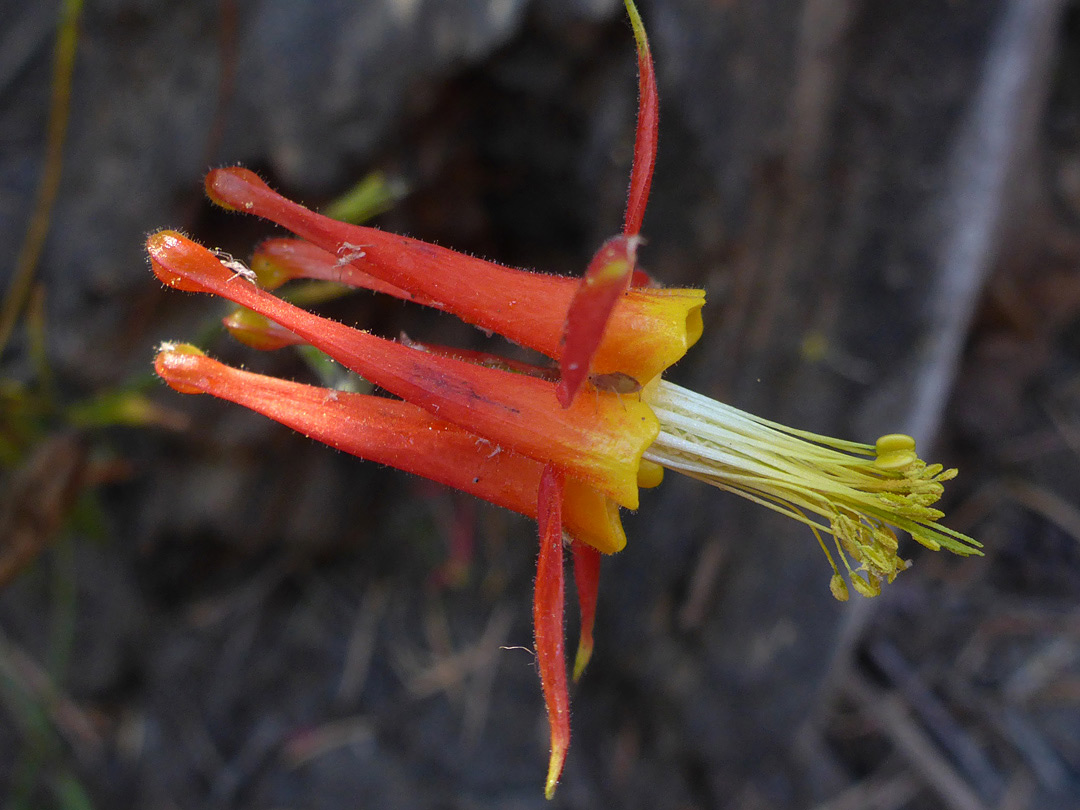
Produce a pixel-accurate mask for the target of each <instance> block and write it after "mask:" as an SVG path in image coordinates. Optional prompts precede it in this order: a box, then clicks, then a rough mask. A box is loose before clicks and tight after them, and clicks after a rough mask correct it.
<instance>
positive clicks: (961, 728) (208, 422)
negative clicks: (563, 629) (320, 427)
mask: <svg viewBox="0 0 1080 810" xmlns="http://www.w3.org/2000/svg"><path fill="white" fill-rule="evenodd" d="M78 5H79V4H78V3H75V2H73V1H72V0H67V2H66V4H57V3H54V2H47V3H46V2H42V3H22V2H16V1H15V0H2V1H0V244H2V245H4V246H5V248H4V250H3V256H2V258H0V295H3V296H4V299H3V310H2V312H3V313H4V315H3V316H4V317H5V318H8V315H10V316H11V318H10V319H9V321H8V324H7V325H8V326H10V338H9V337H8V336H7V335H4V343H5V344H6V345H5V346H4V348H3V353H2V355H0V397H2V399H0V409H2V410H0V465H2V468H0V577H2V588H0V801H2V805H3V807H4V808H12V810H15V809H16V808H53V807H55V808H72V809H74V808H79V809H80V810H81V808H87V807H94V808H153V809H154V810H157V809H159V808H160V810H171V808H319V809H322V808H325V809H326V810H334V809H336V808H346V807H348V808H355V807H378V808H533V807H535V808H540V807H566V808H593V807H615V806H617V807H624V808H679V809H680V810H682V809H686V810H689V809H690V808H733V809H734V808H738V809H739V810H757V808H816V809H817V810H864V809H865V810H870V809H873V810H886V808H888V809H890V810H899V809H900V808H911V809H912V810H915V809H918V808H950V809H956V810H976V809H977V808H987V809H988V810H989V809H990V808H1008V809H1009V810H1012V809H1013V808H1016V809H1017V810H1021V809H1022V808H1040V809H1041V808H1072V807H1076V806H1078V805H1080V607H1078V598H1080V545H1078V543H1080V506H1078V503H1077V497H1076V493H1077V492H1078V491H1080V490H1078V483H1080V459H1078V453H1080V275H1078V274H1077V261H1078V259H1080V6H1077V4H1075V3H1072V2H1068V0H909V1H908V2H903V3H879V2H869V1H868V0H770V2H751V0H641V6H640V8H641V13H642V16H643V17H644V20H645V23H646V27H647V29H648V31H649V33H650V36H651V41H652V45H653V52H654V56H655V58H656V62H657V69H658V78H659V88H660V100H661V126H660V154H659V161H658V165H657V170H656V177H655V182H654V186H653V194H652V200H651V204H650V208H649V213H648V215H647V217H646V220H645V226H644V234H645V236H646V237H647V238H648V243H647V245H646V246H645V247H644V248H643V249H642V252H641V260H642V263H643V264H644V266H645V267H646V268H647V269H648V270H649V271H650V272H651V273H652V274H653V275H654V276H655V277H656V278H657V279H660V280H662V281H663V282H664V283H665V284H667V285H671V286H676V285H682V286H701V287H704V288H705V289H706V290H707V292H708V305H707V306H706V310H705V321H706V332H705V336H704V338H703V339H702V340H701V342H700V343H699V344H698V345H697V346H696V347H695V348H694V349H693V350H692V351H691V352H690V354H689V355H688V356H687V357H686V359H685V360H684V361H682V362H681V363H680V364H679V365H678V366H677V367H676V368H675V369H673V371H672V372H671V374H670V375H669V376H670V377H671V378H672V379H674V380H675V381H676V382H679V383H681V384H684V385H688V386H691V387H693V388H696V389H698V390H700V391H702V392H704V393H707V394H709V395H711V396H714V397H717V398H720V399H723V400H725V401H727V402H729V403H731V404H733V405H736V406H738V407H741V408H743V409H746V410H751V411H753V412H755V413H758V414H759V415H761V416H764V417H767V418H770V419H774V420H778V421H782V422H785V423H787V424H791V425H793V426H796V427H800V428H804V429H808V430H812V431H815V432H818V433H826V434H831V435H836V436H840V437H844V438H850V439H856V440H860V441H869V442H873V440H874V439H875V438H876V437H877V436H878V435H880V434H883V433H888V432H893V431H906V432H910V433H912V434H913V435H915V436H916V437H917V438H918V440H919V442H920V446H921V450H922V456H923V457H924V458H927V459H928V460H931V461H941V462H943V463H944V464H945V465H946V466H957V467H959V468H960V471H961V474H960V477H959V479H958V480H957V481H955V482H954V483H953V485H952V486H951V487H950V489H949V491H948V493H947V497H948V503H947V504H946V508H947V510H948V513H949V517H948V519H947V521H946V522H947V523H948V524H949V525H950V526H952V527H953V528H956V529H958V530H960V531H964V532H967V533H969V534H971V535H973V536H974V537H976V538H978V539H979V540H981V541H982V542H983V543H984V544H985V546H986V556H985V557H982V558H968V559H963V560H961V559H956V558H950V557H946V556H944V555H933V554H930V553H924V552H923V551H922V550H921V549H919V548H916V547H913V546H914V544H913V543H910V541H909V545H908V547H907V548H903V547H902V552H904V553H906V554H907V555H910V556H912V557H913V558H914V561H915V564H914V567H913V569H912V570H910V571H908V572H906V573H904V574H902V575H901V576H900V578H899V579H898V581H897V582H896V583H894V584H893V585H892V586H890V587H887V588H886V590H885V593H884V594H883V595H882V596H881V597H879V598H877V599H875V600H871V601H867V600H863V599H861V598H859V597H853V599H852V601H851V602H849V603H847V604H839V603H837V602H835V601H834V600H833V599H832V598H831V596H830V595H829V590H828V580H829V573H830V571H829V568H828V566H827V563H826V561H825V560H824V559H823V558H822V555H821V553H820V550H819V549H818V548H817V545H816V542H815V540H814V538H813V536H812V535H811V534H810V533H808V532H807V531H806V530H804V529H803V528H800V527H799V526H798V525H795V524H793V523H791V522H786V521H785V520H784V519H782V518H780V517H777V516H775V515H773V514H772V513H769V512H767V511H766V510H763V509H760V508H757V507H754V506H753V505H752V504H746V503H742V502H739V501H738V499H736V498H734V497H733V496H728V495H725V494H723V493H719V492H716V491H714V490H711V489H709V488H707V487H705V486H703V485H699V484H697V483H695V482H692V481H689V480H676V478H677V476H675V475H669V476H668V480H667V481H666V482H665V483H664V485H663V486H662V487H661V488H659V489H658V490H654V491H650V492H646V493H643V498H642V507H641V509H640V511H639V512H638V513H637V514H633V515H630V514H628V515H626V516H625V523H626V526H627V531H628V534H629V536H630V543H629V545H628V547H627V549H626V550H625V551H624V552H622V553H620V554H619V555H616V556H615V557H612V558H609V559H606V560H605V564H604V568H603V573H602V579H601V598H600V606H599V612H598V618H597V648H596V653H595V655H594V658H593V662H592V664H591V665H590V669H589V671H588V672H587V673H586V675H585V677H584V679H583V681H582V682H581V683H580V684H579V685H578V686H577V687H576V688H575V689H574V693H573V716H572V724H573V738H572V740H573V741H572V745H571V749H570V755H569V759H568V761H567V766H566V771H565V775H564V777H563V780H562V784H561V786H560V788H559V791H558V793H557V795H556V797H555V799H554V801H553V802H552V803H550V804H549V803H547V802H545V800H544V799H543V795H542V780H543V776H544V769H545V767H546V762H547V746H548V740H547V727H546V723H545V720H544V710H543V703H542V700H541V695H540V689H539V683H538V679H537V676H536V670H535V666H534V662H533V658H532V654H531V652H530V648H531V644H532V629H531V610H530V606H531V592H532V577H533V571H534V563H535V549H536V540H535V526H534V525H533V524H532V523H530V522H529V521H526V520H524V519H522V518H519V517H517V516H514V515H510V514H508V513H505V512H502V511H499V510H497V509H496V508H494V507H489V506H487V505H486V504H481V503H478V502H475V501H472V500H470V499H468V498H467V497H463V496H460V495H458V494H456V493H452V492H449V491H446V490H443V489H441V488H438V487H436V486H434V485H429V484H427V483H426V482H423V481H420V480H417V479H414V478H410V477H408V476H406V475H403V474H399V473H397V472H395V471H391V470H386V469H382V468H379V467H377V466H376V465H372V464H368V463H364V462H361V461H358V460H356V459H354V458H351V457H347V456H343V455H340V454H337V453H334V452H333V451H331V450H329V449H327V448H325V447H322V446H318V445H315V444H313V443H312V442H310V441H308V440H306V439H304V438H302V437H300V436H297V435H294V434H291V433H290V432H288V431H287V430H285V429H284V428H281V427H279V426H277V425H275V424H273V423H270V422H268V421H267V420H265V419H264V418H262V417H259V416H255V415H253V414H250V413H248V412H246V411H244V410H242V409H240V408H238V407H236V406H231V405H228V404H225V403H222V402H219V401H214V400H211V399H210V398H196V397H182V396H180V395H179V394H176V393H175V392H173V391H172V390H171V389H168V388H167V387H166V386H164V385H163V384H161V383H159V382H157V381H156V380H155V379H154V378H153V376H152V375H151V374H150V364H151V360H152V357H153V354H154V348H155V346H156V344H157V343H159V342H160V341H162V340H165V339H179V340H197V341H198V342H199V343H200V345H202V347H203V348H204V349H206V350H207V351H208V352H209V353H210V354H212V355H213V356H216V357H218V358H220V359H222V360H225V361H227V362H231V363H233V364H238V365H240V364H242V365H245V366H246V367H249V368H253V369H256V370H261V371H264V372H267V373H273V374H275V375H278V376H283V377H288V378H292V379H298V380H302V381H306V382H314V381H316V380H315V378H314V377H313V375H312V372H311V370H310V369H309V368H308V367H307V365H306V364H305V363H304V362H303V361H302V359H301V358H300V357H299V356H298V355H297V353H295V352H293V351H291V350H288V351H281V352H277V353H273V354H259V353H257V352H255V351H252V350H249V349H246V348H244V347H242V346H238V345H237V344H236V343H235V342H232V341H231V339H230V338H229V337H228V335H226V334H224V333H223V331H222V330H220V328H218V327H217V326H216V325H215V324H216V323H217V319H218V318H220V317H221V315H223V314H225V312H226V311H227V309H225V308H224V306H223V305H222V304H221V303H220V302H217V301H213V300H210V299H207V298H203V297H198V296H189V295H184V294H181V293H177V292H172V291H167V290H164V289H163V288H162V287H161V285H160V284H159V283H158V282H157V281H156V280H155V279H154V278H153V276H152V275H151V273H150V272H149V268H148V263H147V261H146V259H145V256H144V253H143V249H142V244H143V241H144V239H145V237H146V235H147V234H148V233H150V232H151V231H153V230H156V229H159V228H163V227H170V228H179V229H182V230H184V231H185V232H186V233H188V234H190V235H192V236H193V237H194V238H196V239H199V240H200V241H202V242H204V243H206V244H208V245H210V246H212V247H220V248H222V249H224V250H227V251H229V252H230V253H232V254H233V255H234V256H236V257H238V258H246V256H247V255H248V254H249V253H250V251H251V249H252V247H253V246H254V245H255V244H256V243H257V242H258V241H259V240H260V239H262V238H265V237H266V236H269V235H271V234H274V233H275V231H273V229H271V228H270V227H268V226H266V225H264V224H263V223H261V222H259V221H256V220H254V219H245V218H242V217H238V216H235V215H229V214H225V213H223V212H220V211H216V210H214V209H212V207H211V206H210V205H209V204H208V203H207V202H206V201H205V200H204V199H203V197H202V176H203V174H204V173H205V171H206V170H207V169H208V168H210V167H212V166H218V165H232V164H243V165H245V166H247V167H249V168H252V169H255V170H257V171H259V172H260V173H261V174H262V175H263V176H264V177H265V178H266V179H267V180H268V181H269V182H270V183H271V184H272V185H273V186H274V187H276V188H278V189H280V190H281V191H282V192H283V193H285V194H287V195H289V196H291V197H294V198H296V199H299V200H301V201H303V202H305V203H307V204H308V205H311V206H314V207H320V206H325V205H326V204H328V203H329V202H331V201H332V200H334V199H336V198H337V197H339V196H340V195H341V194H343V193H345V192H346V191H348V190H349V189H350V188H352V187H353V186H354V185H355V184H356V183H357V182H358V181H360V180H361V179H362V178H364V177H366V176H368V175H369V173H370V172H372V171H376V170H377V171H381V172H382V173H383V176H384V177H385V178H386V182H387V183H388V184H389V187H390V189H391V190H397V189H401V188H404V189H407V193H404V195H403V196H401V197H400V199H398V200H397V202H396V204H394V205H393V206H392V207H391V208H390V209H389V210H388V211H386V212H385V213H383V214H382V215H381V216H380V217H378V219H377V220H376V223H377V224H378V225H379V226H380V227H383V228H386V229H388V230H393V231H397V232H403V233H407V234H409V235H412V236H417V237H420V238H423V239H426V240H429V241H435V242H438V243H440V244H442V245H446V246H449V247H454V248H457V249H459V250H464V251H467V252H470V253H474V254H477V255H481V256H484V257H486V258H490V259H494V260H497V261H500V262H503V263H507V264H511V265H516V266H523V267H529V268H536V269H540V270H544V271H547V272H555V273H563V274H579V273H580V272H581V271H582V269H583V268H584V267H585V265H586V263H587V262H588V259H589V258H590V256H591V255H592V253H593V251H594V250H595V249H596V248H597V246H598V245H599V244H600V243H601V242H602V241H603V240H604V239H605V238H606V237H608V236H609V235H611V234H613V233H615V232H616V231H617V230H618V229H619V227H620V224H621V217H622V209H623V204H624V198H625V191H626V184H627V177H628V173H629V163H630V155H631V148H632V143H633V129H634V114H635V104H636V93H637V84H636V60H635V54H634V48H633V41H632V35H631V32H630V29H629V26H628V25H627V23H626V21H625V18H624V12H623V10H622V6H621V4H620V3H618V2H615V0H483V1H482V0H439V2H435V0H348V1H347V2H346V0H325V1H324V2H320V3H309V4H305V3H292V2H286V0H219V2H210V1H209V0H206V1H205V2H186V3H166V2H161V0H96V1H91V2H86V3H85V5H84V7H82V8H81V11H80V9H79V8H77V6H78ZM65 13H66V14H67V16H66V17H63V14H65ZM64 20H66V21H67V22H66V23H65V22H64ZM65 25H66V27H65ZM61 31H63V32H67V33H64V34H58V32H61ZM73 33H74V38H72V36H71V35H72V34H73ZM58 36H59V38H60V42H61V45H60V46H59V52H60V53H61V54H65V53H66V54H74V62H73V66H72V69H71V71H70V105H69V109H70V116H69V118H68V121H67V128H66V131H64V130H63V128H62V126H59V125H58V124H57V121H58V120H60V119H58V118H57V114H56V112H55V111H56V110H60V109H64V108H65V105H64V103H63V90H64V88H65V87H67V86H68V82H67V81H66V80H65V79H64V78H63V76H64V75H65V69H64V68H63V66H62V65H63V60H62V59H61V60H60V64H61V67H60V69H59V70H58V69H57V68H56V67H55V64H56V57H55V55H54V54H55V53H56V52H57V42H58ZM64 37H67V39H65V38H64ZM64 43H66V44H64ZM58 77H59V78H58ZM51 98H52V99H53V100H52V101H50V99H51ZM57 98H59V100H57ZM50 104H52V109H53V110H54V112H53V114H52V115H51V116H50ZM50 121H52V122H53V123H52V125H50ZM60 123H61V124H62V121H60ZM50 126H51V127H52V130H51V131H52V133H53V134H52V136H49V134H48V133H49V132H50ZM60 135H63V136H64V137H63V138H62V139H61V137H60ZM50 137H51V140H50ZM49 143H52V144H53V146H52V147H51V152H50V147H49V146H48V144H49ZM50 154H54V159H53V160H51V161H50V159H49V155H50ZM55 156H62V159H63V160H62V171H61V172H60V174H59V175H57V174H56V170H57V169H58V168H59V167H60V165H61V164H60V163H58V162H57V160H56V159H55ZM43 177H44V178H46V179H45V180H44V181H43V179H42V178H43ZM49 178H52V179H53V180H56V182H57V183H58V185H56V186H55V188H56V195H55V205H53V206H52V207H51V208H50V207H49V206H48V205H46V204H43V203H42V202H41V200H42V192H41V191H40V189H41V188H42V187H44V188H45V189H46V193H45V202H46V203H47V202H48V196H49V195H48V189H49V187H50V186H49V183H50V182H52V180H50V179H49ZM57 178H58V179H57ZM43 183H44V186H43ZM35 201H37V202H35ZM35 212H37V213H36V214H35ZM42 222H47V223H48V229H47V235H46V236H45V238H44V241H43V243H42V245H43V247H42V250H41V251H40V255H39V256H34V255H32V254H33V251H32V250H30V251H29V252H28V249H27V248H25V246H26V245H27V244H33V240H34V236H33V234H34V233H35V229H37V231H38V232H41V233H46V232H45V231H44V230H42V228H41V223H42ZM28 234H30V236H28ZM28 240H29V241H28ZM20 246H24V247H23V249H22V251H21V252H20ZM19 257H21V258H19ZM27 266H30V267H31V268H32V273H28V272H26V271H25V267H27ZM321 311H323V312H325V313H326V314H328V315H330V316H331V317H335V318H338V319H341V320H344V321H346V322H348V323H355V324H358V325H361V326H362V327H363V328H367V329H371V330H373V331H375V332H377V333H380V334H383V335H386V336H389V337H396V336H397V335H398V333H399V332H400V331H405V332H407V333H408V334H409V335H410V336H411V337H414V338H417V339H427V340H433V341H436V342H443V343H452V344H456V345H461V346H469V347H473V348H481V347H484V348H490V347H491V346H492V344H491V343H490V342H488V340H487V339H486V338H485V337H484V336H483V335H481V334H480V333H478V332H476V331H475V330H473V329H471V328H469V327H465V326H463V325H461V324H459V323H457V322H456V321H454V320H453V319H452V318H450V317H448V316H442V315H433V314H432V313H428V312H424V311H422V310H420V309H418V308H415V307H408V306H406V305H404V304H401V303H399V302H396V301H389V300H383V299H381V298H378V297H374V296H371V295H368V294H363V293H360V294H357V295H354V296H350V297H348V298H345V299H342V300H339V301H336V302H333V303H332V304H330V305H328V306H326V307H324V308H323V309H322V310H321ZM3 325H4V323H3V322H0V326H3ZM570 613H571V615H570V618H569V620H568V633H569V634H570V637H571V638H574V637H575V634H576V624H575V623H576V616H575V615H574V613H573V611H570Z"/></svg>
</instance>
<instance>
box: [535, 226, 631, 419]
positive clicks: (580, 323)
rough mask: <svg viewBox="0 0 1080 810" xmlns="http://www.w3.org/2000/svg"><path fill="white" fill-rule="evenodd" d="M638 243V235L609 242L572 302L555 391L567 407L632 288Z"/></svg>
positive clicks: (616, 238)
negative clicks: (609, 323)
mask: <svg viewBox="0 0 1080 810" xmlns="http://www.w3.org/2000/svg"><path fill="white" fill-rule="evenodd" d="M638 241H639V240H638V237H636V236H616V237H613V238H611V239H609V240H608V241H606V242H605V243H604V244H603V245H602V246H601V247H600V250H598V251H597V252H596V255H595V256H593V259H592V261H591V262H589V267H588V269H587V270H586V271H585V276H584V278H582V279H581V283H580V284H579V285H578V288H577V292H576V293H574V300H573V301H571V302H570V308H569V309H568V310H567V312H566V326H565V330H564V332H563V350H562V357H561V358H560V360H559V371H560V373H561V376H562V379H561V380H560V381H559V386H558V388H557V389H556V391H555V393H556V395H557V396H558V398H559V404H560V405H562V406H563V407H564V408H569V407H570V405H571V404H572V403H573V401H574V397H575V396H576V395H577V392H578V391H579V390H580V389H581V385H582V383H584V382H585V379H586V377H588V376H589V370H590V369H589V367H590V365H591V364H592V359H593V356H594V355H595V354H596V350H597V348H598V347H599V346H600V341H601V340H602V339H603V337H604V330H605V329H606V328H607V325H608V321H609V320H610V318H611V313H612V311H613V310H614V309H615V305H616V304H617V303H618V302H619V299H620V298H621V297H622V294H623V293H624V292H626V290H627V289H629V287H630V279H631V278H632V277H633V275H634V263H635V261H636V260H637V246H638Z"/></svg>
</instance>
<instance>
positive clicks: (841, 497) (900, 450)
mask: <svg viewBox="0 0 1080 810" xmlns="http://www.w3.org/2000/svg"><path fill="white" fill-rule="evenodd" d="M645 400H646V402H647V403H648V404H649V405H650V406H651V407H652V409H653V411H654V412H655V413H656V415H657V417H658V418H659V419H660V436H659V437H658V438H657V440H656V441H655V442H654V443H653V445H652V446H651V447H650V448H649V449H648V450H647V451H646V453H645V456H644V458H645V459H646V460H648V461H651V462H654V463H657V464H661V465H663V466H664V467H667V468H669V469H672V470H676V471H677V472H681V473H683V474H685V475H688V476H690V477H692V478H697V479H699V480H702V481H705V482H706V483H709V484H712V485H713V486H715V487H717V488H718V489H723V490H726V491H728V492H734V493H735V494H737V495H741V496H742V497H744V498H747V499H749V500H751V501H754V502H755V503H758V504H761V505H762V506H765V507H767V508H769V509H772V510H774V511H776V512H780V513H782V514H786V515H788V516H789V517H791V518H794V519H795V520H797V521H799V522H800V523H803V524H805V525H807V526H809V527H810V529H811V530H812V531H813V532H814V534H815V535H816V536H817V539H818V542H819V543H820V544H821V547H822V550H824V552H825V555H826V557H827V558H828V560H829V564H830V566H831V567H832V569H833V576H832V579H831V581H830V583H829V587H830V590H831V591H832V593H833V596H835V597H836V598H837V599H840V600H843V599H846V598H847V594H848V590H847V585H846V584H845V583H844V580H843V577H842V576H841V573H840V569H839V568H838V567H837V564H836V561H835V560H834V559H833V556H832V553H831V552H830V550H829V548H828V546H827V544H826V543H825V542H824V540H823V539H822V533H824V534H829V535H832V537H833V546H834V548H835V550H836V553H837V556H838V557H839V561H840V563H841V564H842V565H843V567H844V568H845V569H846V570H847V573H848V578H849V580H850V582H851V587H853V588H854V589H855V590H856V591H858V592H859V593H860V594H862V595H863V596H876V595H877V594H878V593H880V591H881V583H882V582H883V581H885V582H892V580H893V579H894V578H895V577H896V575H897V574H898V573H899V572H900V571H903V570H904V569H906V568H907V567H908V565H909V563H908V562H907V561H906V560H903V559H901V558H900V557H899V556H898V555H897V550H898V548H899V544H898V542H897V538H896V532H895V529H901V530H903V531H906V532H908V533H909V534H911V536H912V537H913V538H914V539H915V540H917V541H918V542H919V543H921V544H922V545H924V546H926V547H928V548H931V549H934V550H937V549H940V548H946V549H948V550H950V551H952V552H954V553H957V554H965V555H967V554H978V553H980V552H979V551H978V548H979V546H980V544H979V543H977V542H976V541H975V540H973V539H971V538H970V537H968V536H967V535H964V534H961V533H960V532H957V531H954V530H952V529H949V528H947V527H945V526H940V525H938V524H937V523H936V521H937V520H938V519H939V518H941V517H942V514H943V513H942V512H941V511H940V510H938V509H935V508H933V505H934V504H935V503H936V502H937V501H938V500H939V499H940V498H941V495H942V493H943V491H944V487H943V486H942V483H943V482H944V481H947V480H949V479H950V478H952V477H954V476H955V475H956V470H952V469H950V470H946V469H944V468H943V467H942V466H941V465H940V464H932V465H927V464H926V463H925V462H924V461H922V460H921V459H920V458H919V457H918V455H917V453H916V452H915V440H914V439H912V438H911V437H910V436H905V435H903V434H898V433H893V434H889V435H886V436H882V437H881V438H880V439H878V440H877V442H876V443H875V444H874V445H868V444H859V443H857V442H846V441H840V440H837V439H830V438H828V437H825V436H818V435H816V434H813V433H808V432H806V431H800V430H795V429H793V428H787V427H784V426H783V425H779V424H777V423H775V422H769V421H767V420H765V419H760V418H758V417H756V416H752V415H750V414H748V413H744V412H743V411H740V410H738V409H737V408H732V407H731V406H729V405H724V404H723V403H721V402H716V401H715V400H711V399H709V398H708V397H704V396H701V395H700V394H696V393H694V392H693V391H689V390H687V389H685V388H681V387H680V386H677V385H674V384H672V383H668V382H664V381H661V382H660V383H659V385H656V386H654V387H648V388H646V390H645ZM815 516H816V517H815ZM851 561H854V563H855V566H854V567H852V563H851Z"/></svg>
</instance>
